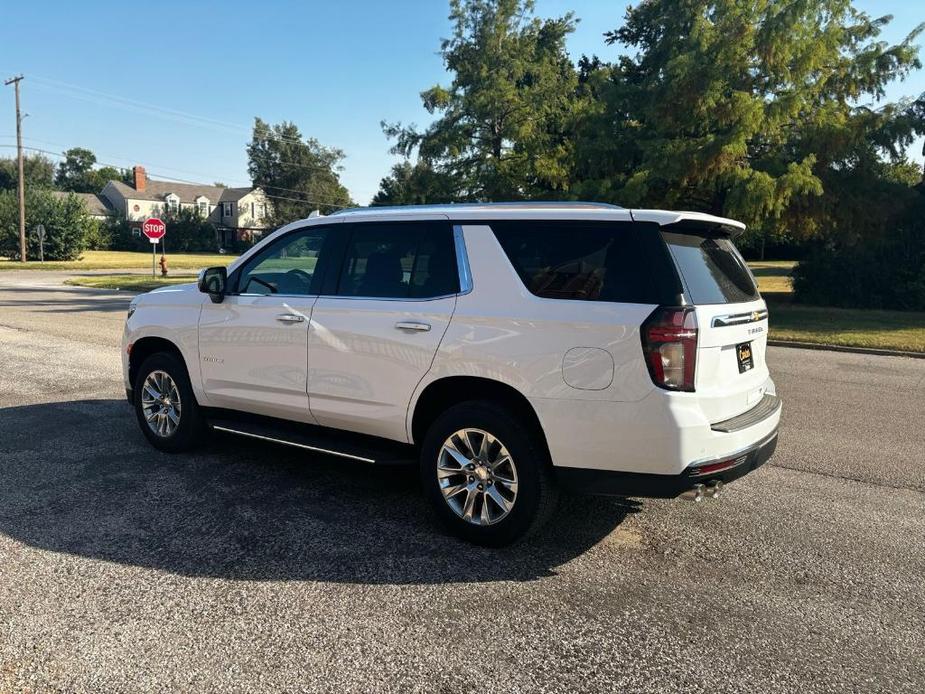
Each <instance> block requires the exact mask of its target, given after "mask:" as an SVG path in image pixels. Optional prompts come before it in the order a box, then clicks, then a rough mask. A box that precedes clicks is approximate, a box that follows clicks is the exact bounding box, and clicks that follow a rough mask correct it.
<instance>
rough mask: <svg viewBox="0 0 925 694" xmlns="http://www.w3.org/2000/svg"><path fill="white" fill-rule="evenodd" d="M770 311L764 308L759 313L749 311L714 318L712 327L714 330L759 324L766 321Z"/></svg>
mask: <svg viewBox="0 0 925 694" xmlns="http://www.w3.org/2000/svg"><path fill="white" fill-rule="evenodd" d="M767 317H768V309H766V308H763V309H761V310H759V311H748V312H747V313H730V314H727V315H725V316H713V320H712V321H711V323H710V325H711V326H712V327H714V328H726V327H728V326H730V325H745V324H747V323H758V322H759V321H763V320H766V319H767Z"/></svg>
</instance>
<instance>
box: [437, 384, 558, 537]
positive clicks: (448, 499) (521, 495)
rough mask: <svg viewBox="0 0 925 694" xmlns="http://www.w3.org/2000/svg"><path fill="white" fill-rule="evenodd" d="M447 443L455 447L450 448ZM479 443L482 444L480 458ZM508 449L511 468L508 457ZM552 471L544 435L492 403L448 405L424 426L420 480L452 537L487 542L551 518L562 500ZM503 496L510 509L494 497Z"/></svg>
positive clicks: (517, 533) (522, 531)
mask: <svg viewBox="0 0 925 694" xmlns="http://www.w3.org/2000/svg"><path fill="white" fill-rule="evenodd" d="M460 432H463V434H464V436H463V435H460ZM479 432H481V433H479ZM484 434H487V435H488V440H487V449H483V440H485V439H484ZM467 440H471V445H469V444H467ZM448 442H452V446H451V447H450V448H452V449H453V450H449V449H446V448H445V445H446V444H447V443H448ZM474 448H478V449H480V450H479V451H478V455H476V456H475V457H473V456H472V452H473V449H474ZM457 453H459V454H461V455H456V454H457ZM505 454H506V457H508V458H509V460H510V461H511V462H510V465H509V464H507V463H505V462H503V460H504V458H505ZM475 461H478V462H475ZM499 461H500V462H499ZM466 462H468V463H469V465H472V466H473V469H471V470H470V469H469V468H468V467H466V466H465V465H464V463H466ZM486 463H487V464H486ZM494 466H496V467H494ZM457 468H458V471H457ZM550 468H551V464H550V460H549V454H548V452H547V449H546V444H545V442H544V441H542V439H541V438H540V436H539V435H537V434H536V433H535V432H534V431H533V429H532V428H531V427H529V426H527V425H525V424H524V423H523V422H521V421H520V420H519V419H518V418H517V416H516V415H515V414H514V413H513V412H512V411H511V410H510V409H508V408H506V407H504V406H502V405H500V404H498V403H495V402H492V401H486V400H473V401H469V402H463V403H460V404H458V405H454V406H453V407H451V408H449V409H448V410H446V412H444V413H443V414H441V415H440V416H439V417H438V418H437V420H436V421H435V422H434V423H433V424H432V425H431V426H430V428H429V429H428V430H427V433H426V435H425V436H424V441H423V444H422V446H421V460H420V469H421V482H422V484H423V488H424V491H425V494H426V495H427V497H428V499H429V501H430V503H431V505H432V507H433V509H434V511H435V513H436V514H437V517H438V518H439V519H440V521H441V522H442V524H443V525H444V526H445V527H446V528H447V530H448V531H449V532H450V533H451V534H453V535H456V536H457V537H460V538H462V539H464V540H467V541H468V542H472V543H474V544H478V545H484V546H488V547H501V546H504V545H507V544H511V543H512V542H515V541H516V540H519V539H521V538H523V537H526V536H529V535H530V534H532V533H534V532H535V531H536V530H538V529H539V528H540V527H542V525H543V523H545V522H546V521H547V520H548V519H549V516H550V515H552V512H553V511H554V510H555V505H556V501H557V499H558V493H557V489H556V486H555V481H554V479H553V475H552V471H551V469H550ZM470 473H471V474H470ZM512 473H513V474H512ZM512 479H513V480H515V481H516V484H515V485H514V486H513V494H512V486H511V484H510V481H511V480H512ZM505 480H506V481H505ZM479 485H481V487H479ZM460 487H462V489H459V488H460ZM492 488H494V490H492ZM479 490H481V491H479ZM471 495H474V497H473V496H471ZM501 499H503V501H504V502H507V504H508V505H509V508H508V509H507V510H505V508H504V505H502V503H499V502H498V501H496V500H501ZM486 506H487V508H486ZM466 515H468V516H469V519H467V518H466Z"/></svg>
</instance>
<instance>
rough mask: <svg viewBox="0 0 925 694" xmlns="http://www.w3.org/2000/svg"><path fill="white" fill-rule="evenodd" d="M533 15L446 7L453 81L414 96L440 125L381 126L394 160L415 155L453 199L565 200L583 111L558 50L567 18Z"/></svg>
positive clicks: (497, 2) (474, 3) (489, 3)
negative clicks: (445, 182) (450, 185)
mask: <svg viewBox="0 0 925 694" xmlns="http://www.w3.org/2000/svg"><path fill="white" fill-rule="evenodd" d="M533 9H534V3H533V0H451V2H450V19H451V21H452V22H453V26H454V28H453V36H452V37H451V38H449V39H444V40H443V42H442V44H441V54H442V56H443V61H444V65H445V66H446V69H447V70H448V71H449V72H450V73H452V75H453V81H452V83H451V84H450V85H449V86H448V87H442V86H439V85H438V86H435V87H431V88H430V89H428V90H426V91H424V92H423V93H422V94H421V99H422V100H423V103H424V107H425V108H426V109H427V111H428V112H429V113H435V114H439V118H437V120H436V121H434V122H433V123H432V124H431V125H430V126H429V127H428V128H427V129H426V130H424V131H418V130H417V129H416V128H415V127H414V126H413V125H412V126H409V127H402V125H401V124H400V123H398V124H393V125H386V124H384V125H383V129H384V131H385V133H386V135H387V136H389V137H391V138H394V139H395V140H396V143H395V146H394V148H393V152H394V153H398V154H401V155H404V156H406V157H410V156H412V154H414V153H416V154H417V156H418V157H419V159H420V161H422V162H423V163H424V164H425V165H426V167H427V170H432V171H434V172H436V173H438V174H440V175H442V176H444V177H449V178H451V179H453V180H455V186H454V187H455V189H456V191H457V197H459V198H461V199H470V200H503V199H523V198H534V197H542V196H547V195H567V194H568V190H569V183H570V181H569V178H570V173H571V170H572V157H573V150H574V147H573V138H572V132H573V127H574V124H575V120H576V116H577V114H578V113H580V112H581V109H582V105H583V101H582V100H581V99H580V98H579V97H578V93H577V87H578V79H577V72H576V70H575V67H574V66H573V65H572V63H571V61H570V60H569V58H568V54H567V53H566V50H565V39H566V37H567V36H568V35H569V33H571V32H572V31H573V30H574V28H575V20H574V18H573V16H572V15H571V14H567V15H565V16H564V17H560V18H557V19H547V20H540V19H538V18H536V17H534V16H533ZM395 174H396V172H395V171H393V175H392V177H391V178H392V179H395ZM384 182H390V181H389V179H386V181H384ZM387 194H388V192H387V191H385V190H383V191H382V195H387Z"/></svg>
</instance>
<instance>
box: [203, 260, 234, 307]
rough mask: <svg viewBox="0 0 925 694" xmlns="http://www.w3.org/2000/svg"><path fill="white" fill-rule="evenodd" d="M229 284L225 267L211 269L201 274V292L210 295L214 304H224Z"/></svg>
mask: <svg viewBox="0 0 925 694" xmlns="http://www.w3.org/2000/svg"><path fill="white" fill-rule="evenodd" d="M227 284H228V270H226V269H225V268H224V267H210V268H206V269H205V270H202V271H201V272H200V273H199V291H201V292H202V293H203V294H208V295H209V297H210V298H211V299H212V303H214V304H220V303H222V300H223V299H224V298H225V290H226V286H227Z"/></svg>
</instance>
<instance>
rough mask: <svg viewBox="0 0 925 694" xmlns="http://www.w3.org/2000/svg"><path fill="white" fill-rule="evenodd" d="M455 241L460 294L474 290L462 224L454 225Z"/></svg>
mask: <svg viewBox="0 0 925 694" xmlns="http://www.w3.org/2000/svg"><path fill="white" fill-rule="evenodd" d="M453 243H454V245H455V246H456V264H457V266H458V267H459V296H462V295H464V294H468V293H469V292H471V291H472V270H471V269H470V268H469V253H468V251H467V250H466V239H465V237H464V236H463V228H462V225H461V224H454V225H453Z"/></svg>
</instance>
